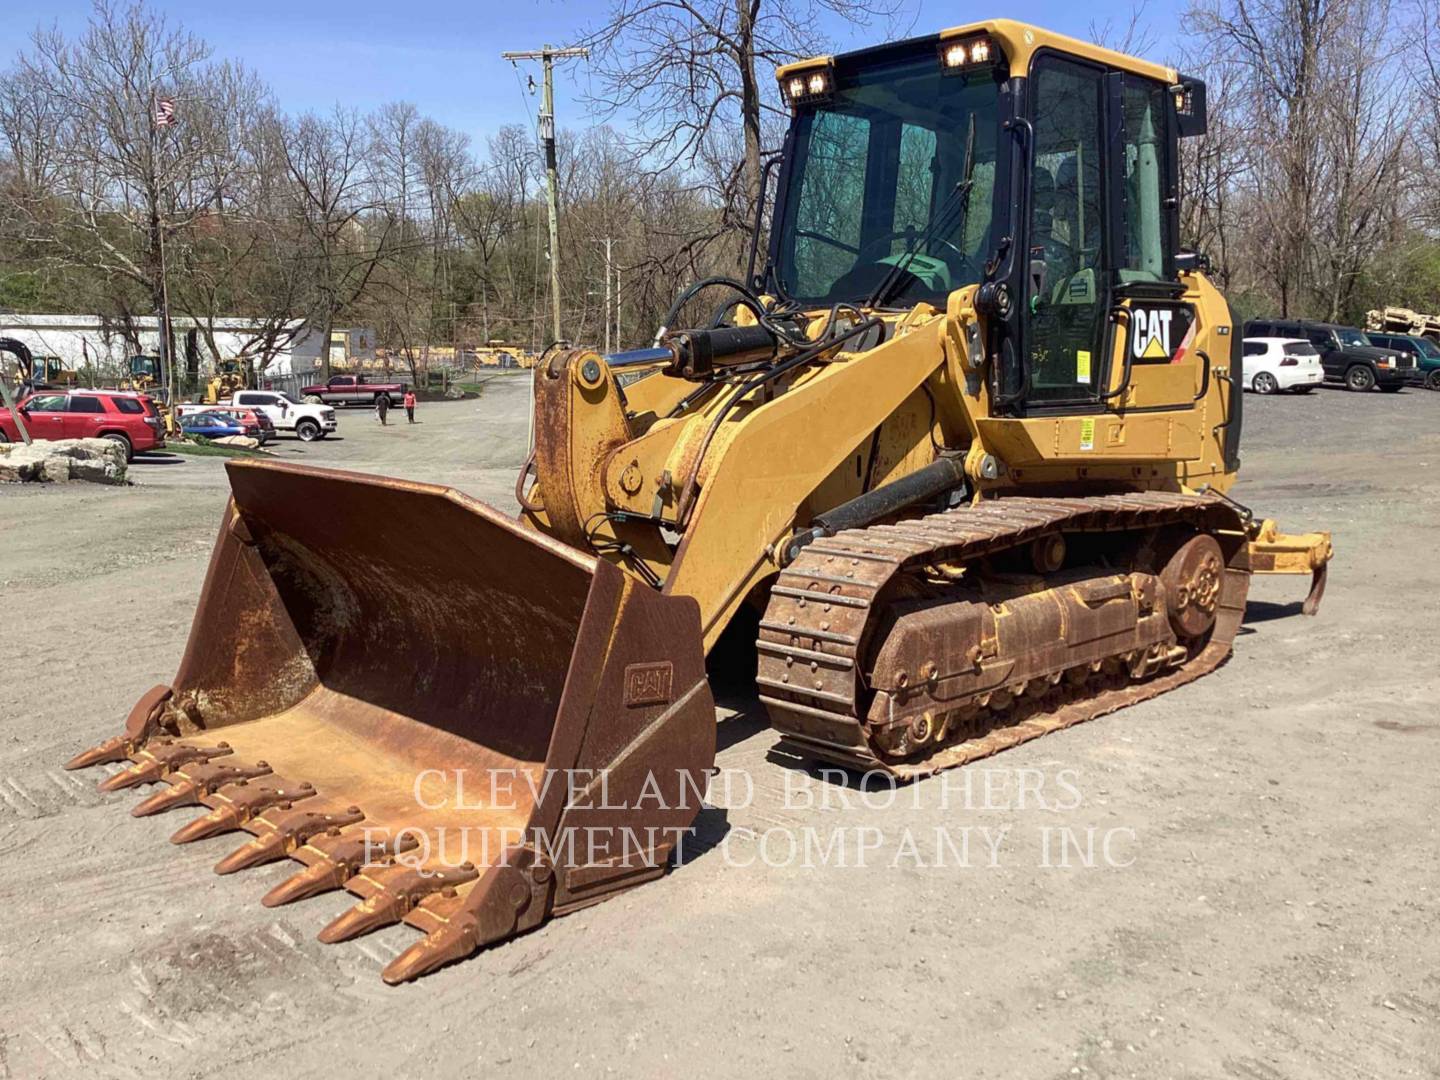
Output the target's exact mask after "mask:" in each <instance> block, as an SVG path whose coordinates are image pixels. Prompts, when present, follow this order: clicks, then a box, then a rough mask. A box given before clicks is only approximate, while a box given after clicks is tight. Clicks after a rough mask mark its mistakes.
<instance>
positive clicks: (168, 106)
mask: <svg viewBox="0 0 1440 1080" xmlns="http://www.w3.org/2000/svg"><path fill="white" fill-rule="evenodd" d="M173 123H175V102H174V100H173V99H171V98H156V99H155V126H156V127H169V126H170V125H171V124H173Z"/></svg>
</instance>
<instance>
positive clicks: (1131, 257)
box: [1120, 76, 1173, 282]
mask: <svg viewBox="0 0 1440 1080" xmlns="http://www.w3.org/2000/svg"><path fill="white" fill-rule="evenodd" d="M1165 95H1166V90H1165V88H1164V87H1163V86H1161V85H1160V84H1159V83H1153V82H1150V81H1149V80H1146V79H1140V78H1138V77H1132V76H1126V79H1125V90H1124V94H1123V98H1124V106H1123V109H1124V113H1125V145H1124V151H1123V152H1124V170H1125V175H1124V185H1125V265H1124V266H1122V267H1121V269H1120V280H1121V281H1122V282H1123V281H1164V280H1167V273H1168V268H1169V267H1170V266H1172V265H1173V262H1172V256H1173V253H1172V252H1171V251H1170V230H1169V228H1168V227H1167V223H1166V214H1165V177H1166V176H1167V175H1169V172H1170V168H1169V161H1168V157H1169V141H1168V140H1167V138H1166V131H1165V123H1166V112H1165V108H1166V97H1165Z"/></svg>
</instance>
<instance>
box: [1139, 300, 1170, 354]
mask: <svg viewBox="0 0 1440 1080" xmlns="http://www.w3.org/2000/svg"><path fill="white" fill-rule="evenodd" d="M1174 315H1175V312H1174V311H1173V310H1171V309H1170V308H1143V307H1137V308H1132V309H1131V310H1130V319H1131V323H1132V325H1131V328H1130V355H1132V356H1133V357H1134V358H1135V359H1136V360H1168V359H1170V354H1171V353H1172V352H1173V351H1174V350H1173V348H1172V347H1171V345H1170V321H1171V319H1172V318H1173V317H1174Z"/></svg>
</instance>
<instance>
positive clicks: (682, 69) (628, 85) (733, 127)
mask: <svg viewBox="0 0 1440 1080" xmlns="http://www.w3.org/2000/svg"><path fill="white" fill-rule="evenodd" d="M907 7H908V5H907V3H906V0H798V2H788V0H615V3H614V6H613V7H612V8H611V11H610V16H609V18H608V19H607V20H606V22H605V24H604V25H603V26H601V27H599V28H598V29H596V30H594V31H592V32H591V33H590V34H589V35H587V36H586V38H585V39H584V42H583V43H584V44H585V45H587V46H588V47H589V48H590V49H591V55H592V59H593V63H594V70H595V72H596V73H597V74H598V76H599V79H600V86H601V89H600V91H599V92H598V93H597V95H596V100H595V104H596V105H597V106H598V107H599V109H600V111H601V113H602V115H605V116H614V115H616V114H617V113H619V112H621V111H624V110H633V111H634V112H636V113H637V114H638V115H639V116H641V117H642V118H643V119H642V120H641V121H640V123H639V132H638V137H637V138H636V139H635V140H634V146H633V148H634V151H635V153H636V156H637V157H638V158H639V159H640V160H642V161H643V162H645V163H647V165H648V167H649V168H651V169H653V170H655V171H657V172H664V171H668V170H672V169H676V168H683V169H687V170H689V169H693V168H694V167H695V166H696V165H697V164H701V163H704V162H706V160H707V158H708V159H709V163H710V164H712V165H713V164H714V163H715V162H716V161H717V160H719V161H723V162H725V163H726V167H724V168H723V171H722V173H721V175H720V176H718V177H714V178H713V179H712V186H713V191H712V194H713V195H714V196H716V197H717V198H718V201H719V202H720V205H722V206H723V208H724V218H723V222H724V226H725V229H726V230H727V231H743V230H745V229H746V228H748V227H749V223H750V220H751V217H752V215H753V207H754V206H755V205H756V204H757V203H758V202H759V201H760V197H761V191H760V179H761V159H762V155H763V152H764V145H765V143H766V141H767V139H766V131H767V128H769V129H771V130H772V131H773V129H774V128H775V127H776V126H777V125H776V123H775V121H776V120H777V119H778V118H779V117H782V116H783V115H784V108H783V104H782V103H781V102H780V100H779V94H778V90H777V88H776V86H775V84H774V80H773V79H772V78H771V77H770V76H771V70H773V68H775V67H776V66H778V65H780V64H783V63H785V62H787V61H790V60H794V59H796V58H798V57H802V56H809V55H815V54H818V53H823V52H825V51H826V49H827V47H828V41H827V38H826V36H825V34H824V33H823V32H822V30H821V29H820V18H821V16H822V14H824V13H826V12H829V13H832V14H835V15H838V16H840V17H841V18H843V19H846V20H848V21H849V22H851V23H852V24H858V25H870V24H872V23H874V22H876V21H877V20H878V21H881V22H884V23H885V24H886V25H887V26H888V25H890V24H891V23H893V22H894V20H895V19H896V17H897V16H899V15H900V14H901V13H902V12H903V11H904V10H905V9H906V8H907ZM767 120H768V121H769V122H768V123H767ZM731 133H738V135H739V139H740V144H741V145H740V148H739V151H740V152H739V153H738V155H732V154H730V153H722V154H718V155H717V154H716V153H715V149H716V143H717V140H724V139H726V138H727V137H728V136H729V135H730V134H731Z"/></svg>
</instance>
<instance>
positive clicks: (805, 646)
mask: <svg viewBox="0 0 1440 1080" xmlns="http://www.w3.org/2000/svg"><path fill="white" fill-rule="evenodd" d="M1168 525H1189V526H1193V527H1194V528H1195V529H1197V530H1199V531H1203V532H1208V533H1211V534H1214V535H1217V536H1221V537H1227V538H1230V539H1231V540H1232V542H1231V543H1229V544H1228V545H1227V547H1228V549H1229V550H1228V555H1227V564H1226V567H1225V572H1224V576H1223V580H1222V582H1221V588H1220V595H1219V603H1218V607H1217V611H1216V618H1215V625H1214V627H1213V629H1212V631H1211V632H1210V636H1209V639H1208V641H1207V642H1206V644H1205V645H1204V647H1203V648H1200V649H1199V650H1198V651H1197V652H1196V653H1195V654H1194V655H1192V656H1191V657H1190V658H1189V659H1187V660H1186V661H1185V662H1184V663H1183V664H1181V665H1180V666H1179V667H1176V668H1173V669H1171V670H1168V671H1164V672H1161V673H1159V674H1155V675H1152V676H1150V677H1148V678H1145V679H1141V680H1138V681H1132V680H1131V679H1130V678H1129V677H1128V676H1124V675H1122V676H1120V677H1118V678H1117V677H1116V676H1115V674H1114V673H1113V671H1110V670H1099V671H1096V672H1095V673H1094V674H1093V676H1091V677H1089V678H1088V679H1086V680H1085V681H1083V682H1080V683H1078V684H1077V683H1075V682H1071V681H1067V682H1064V683H1061V684H1059V685H1057V686H1055V687H1054V688H1053V689H1052V690H1051V691H1050V692H1049V693H1047V694H1045V695H1043V696H1041V697H1039V698H1030V697H1026V698H1024V699H1023V700H1017V701H1016V702H1015V703H1014V704H1013V705H1012V706H1010V707H1008V708H1007V709H1004V710H989V711H985V710H982V712H981V718H982V722H981V723H980V724H979V728H980V730H976V725H975V724H974V723H972V724H970V725H969V726H966V727H960V728H958V729H957V730H956V731H954V732H952V733H951V738H950V741H948V742H945V743H942V744H940V745H937V746H934V747H933V748H931V749H930V750H929V752H928V753H927V754H926V755H925V756H921V757H909V758H905V759H902V760H896V759H893V758H891V757H889V756H888V755H887V754H886V753H885V752H884V751H883V750H882V749H881V748H879V747H878V746H876V745H875V744H874V741H873V739H872V737H871V733H870V732H869V730H868V729H867V727H866V724H865V712H866V707H867V704H868V701H869V698H870V696H871V693H870V690H869V688H868V687H867V686H866V684H865V673H864V672H863V671H862V670H861V668H862V664H863V662H864V655H865V649H866V647H867V644H868V639H869V635H870V634H871V632H872V631H873V628H874V626H875V625H876V623H877V621H878V619H879V616H880V614H881V612H882V611H883V610H884V606H885V603H886V599H887V596H888V595H889V594H888V593H887V587H890V586H892V585H893V584H894V583H896V582H897V581H898V580H899V579H901V578H902V577H903V576H904V575H906V574H907V573H912V572H916V571H919V570H921V569H923V568H924V567H926V566H927V565H934V564H939V563H944V564H946V565H950V566H954V565H957V564H966V563H971V562H973V561H975V560H977V559H980V558H982V557H985V556H993V555H996V554H999V553H1000V552H1003V551H1005V550H1007V549H1009V548H1014V547H1018V546H1019V545H1022V544H1025V543H1028V542H1029V541H1031V540H1033V539H1035V538H1037V537H1040V536H1043V535H1045V534H1047V533H1056V532H1060V533H1072V534H1073V533H1121V532H1131V531H1136V530H1146V529H1153V528H1157V527H1163V526H1168ZM1249 580H1250V566H1249V556H1248V549H1247V547H1246V544H1245V534H1244V527H1243V523H1242V522H1241V520H1240V518H1239V515H1238V514H1237V513H1236V511H1235V509H1234V508H1233V507H1232V506H1230V505H1229V504H1228V503H1226V502H1225V501H1224V500H1222V499H1220V498H1217V497H1215V496H1213V495H1209V496H1199V495H1182V494H1175V493H1170V492H1138V493H1132V494H1125V495H1105V496H1096V497H1091V498H1073V499H1040V498H1007V499H997V500H992V501H988V502H981V503H978V504H975V505H972V506H963V507H957V508H955V509H952V510H948V511H945V512H944V513H940V514H932V515H930V516H928V517H923V518H917V519H914V520H909V521H904V522H900V523H898V524H894V525H877V526H871V527H870V528H866V529H854V530H849V531H846V532H842V533H840V534H838V535H836V536H833V537H828V538H826V539H824V540H819V541H816V542H815V543H813V544H811V545H810V546H808V547H806V548H805V549H804V551H803V552H802V553H801V554H800V556H799V558H797V559H796V560H795V561H794V562H793V563H791V564H790V565H789V566H788V567H786V568H785V570H784V571H782V573H781V574H780V577H779V579H778V581H777V582H776V584H775V586H774V587H773V588H772V589H771V595H770V603H769V606H768V607H767V609H766V611H765V616H764V618H763V620H762V621H761V624H760V636H759V640H758V641H757V648H758V650H759V673H758V680H757V681H758V682H759V685H760V698H761V700H762V701H763V702H764V703H765V706H766V708H767V709H768V711H769V713H770V721H771V723H772V724H773V725H774V727H775V728H776V729H777V730H778V731H779V732H780V735H781V743H780V745H781V746H782V747H783V748H786V749H789V750H792V751H794V752H797V753H799V754H801V755H803V756H806V757H812V758H819V759H821V760H825V761H831V762H835V763H837V764H841V765H845V766H847V767H850V768H854V769H857V770H862V771H869V770H880V771H883V772H886V773H889V774H891V775H893V776H896V777H899V778H902V779H912V778H917V777H921V776H925V775H928V774H930V773H934V772H938V771H940V770H941V769H947V768H952V767H955V766H958V765H963V764H965V763H967V762H970V761H974V760H977V759H979V758H983V757H987V756H989V755H991V754H994V753H997V752H999V751H1000V750H1004V749H1008V748H1009V747H1011V746H1015V745H1017V744H1018V743H1022V742H1026V741H1028V740H1030V739H1033V738H1037V737H1039V736H1040V735H1044V734H1046V733H1047V732H1050V731H1056V730H1059V729H1060V728H1065V727H1070V726H1072V725H1074V724H1077V723H1080V722H1082V721H1085V720H1089V719H1092V718H1094V717H1096V716H1102V715H1104V714H1106V713H1109V712H1113V711H1115V710H1116V709H1120V708H1123V707H1125V706H1126V705H1131V704H1134V703H1136V702H1139V701H1144V700H1147V699H1148V698H1152V697H1155V696H1156V695H1158V694H1161V693H1164V692H1165V691H1166V690H1170V689H1173V688H1175V687H1177V686H1181V685H1183V684H1184V683H1187V682H1191V681H1192V680H1194V679H1197V678H1199V677H1200V676H1201V675H1204V674H1206V673H1208V672H1210V671H1213V670H1214V669H1215V668H1216V667H1218V666H1219V665H1220V664H1221V663H1222V662H1223V661H1224V660H1225V658H1226V657H1227V656H1228V655H1229V653H1230V647H1231V643H1232V642H1233V641H1234V638H1235V634H1236V631H1237V630H1238V629H1239V627H1240V621H1241V618H1242V617H1243V615H1244V612H1245V597H1246V594H1247V592H1248V591H1249Z"/></svg>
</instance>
